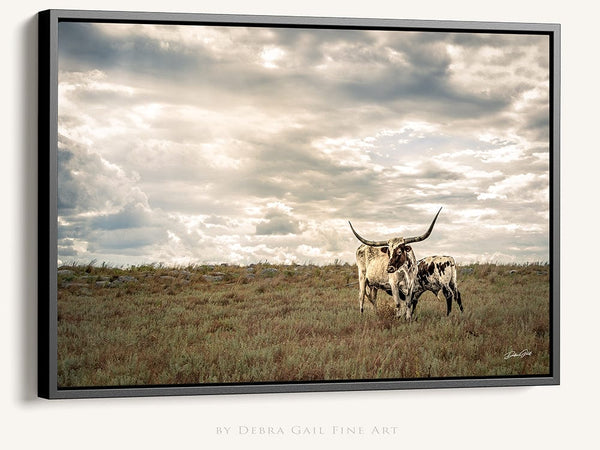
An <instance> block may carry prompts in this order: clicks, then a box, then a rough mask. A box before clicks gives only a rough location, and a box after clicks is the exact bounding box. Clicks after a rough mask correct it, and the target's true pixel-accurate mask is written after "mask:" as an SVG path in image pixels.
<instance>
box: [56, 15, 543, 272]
mask: <svg viewBox="0 0 600 450" xmlns="http://www.w3.org/2000/svg"><path fill="white" fill-rule="evenodd" d="M548 55H549V41H548V38H547V36H541V35H526V34H515V35H510V34H484V33H441V32H391V31H367V30H324V29H285V28H254V27H252V28H246V27H220V26H174V25H168V26H158V25H137V24H136V25H132V24H94V23H75V22H61V23H60V24H59V100H58V106H59V123H58V132H59V143H58V189H59V193H58V216H59V217H58V238H59V239H58V258H59V262H60V263H70V262H79V263H88V262H89V261H92V260H95V261H97V262H98V263H100V262H106V263H109V264H114V265H129V264H144V263H158V262H162V263H164V264H197V263H198V264H202V263H211V264H214V263H229V264H251V263H256V262H259V261H263V262H264V261H268V262H272V263H281V264H291V263H298V264H304V263H316V264H329V263H332V262H333V261H335V260H337V261H343V262H349V263H353V262H354V260H355V257H354V253H355V250H356V248H357V247H358V245H359V243H358V241H357V240H356V238H355V237H354V236H353V235H352V233H351V231H350V229H349V227H348V223H347V221H348V220H351V221H352V223H353V224H354V225H355V226H356V227H357V229H359V230H360V232H361V234H363V235H364V236H367V237H370V238H372V239H386V238H388V237H391V236H394V235H414V234H421V233H422V232H424V231H425V229H426V228H427V226H428V225H429V223H430V222H431V220H432V218H433V215H434V214H435V212H436V211H437V210H438V208H439V207H443V209H442V213H441V214H440V217H439V219H438V222H437V224H436V226H435V229H434V232H433V233H432V235H431V237H430V238H429V239H427V240H426V241H423V242H421V243H419V244H416V245H415V246H414V251H415V254H416V256H417V258H420V257H424V256H428V255H434V254H445V255H452V256H454V257H455V258H456V259H457V261H458V262H460V263H469V262H504V263H509V262H516V263H524V262H547V261H548V260H549V253H548V249H549V243H548V233H549V156H548V155H549V138H548V128H549V127H548V125H549V122H548V121H549V57H548Z"/></svg>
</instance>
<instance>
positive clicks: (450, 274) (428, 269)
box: [410, 256, 463, 315]
mask: <svg viewBox="0 0 600 450" xmlns="http://www.w3.org/2000/svg"><path fill="white" fill-rule="evenodd" d="M417 269H418V272H417V277H416V280H415V285H414V287H413V295H412V300H411V303H410V309H411V312H413V313H414V311H415V308H416V307H417V302H418V301H419V297H420V296H421V295H422V294H423V293H424V292H425V291H431V292H433V293H434V294H435V295H436V296H437V295H438V293H439V292H440V291H442V294H444V297H445V298H446V315H449V314H450V311H451V310H452V300H454V301H455V302H456V303H457V304H458V307H459V308H460V310H461V312H462V311H463V306H462V302H461V298H460V291H459V290H458V287H457V284H456V263H455V262H454V258H452V257H451V256H428V257H426V258H423V259H420V260H419V261H417Z"/></svg>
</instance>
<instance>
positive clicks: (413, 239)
mask: <svg viewBox="0 0 600 450" xmlns="http://www.w3.org/2000/svg"><path fill="white" fill-rule="evenodd" d="M441 210H442V208H440V209H439V210H438V212H437V214H436V215H435V217H434V218H433V222H431V225H429V230H427V232H426V233H425V234H422V235H421V236H416V237H409V238H405V239H404V243H405V244H410V243H412V242H421V241H424V240H425V239H427V238H428V237H429V235H430V234H431V230H433V226H434V225H435V221H436V220H437V218H438V216H439V215H440V211H441Z"/></svg>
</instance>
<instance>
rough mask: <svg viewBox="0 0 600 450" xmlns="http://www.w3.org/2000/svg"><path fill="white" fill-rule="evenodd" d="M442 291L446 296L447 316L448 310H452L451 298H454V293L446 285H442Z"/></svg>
mask: <svg viewBox="0 0 600 450" xmlns="http://www.w3.org/2000/svg"><path fill="white" fill-rule="evenodd" d="M442 293H443V294H444V297H446V315H447V316H449V315H450V311H452V299H453V298H454V294H453V293H452V290H451V289H449V288H448V287H447V286H444V287H442Z"/></svg>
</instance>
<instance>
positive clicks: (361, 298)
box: [358, 273, 367, 313]
mask: <svg viewBox="0 0 600 450" xmlns="http://www.w3.org/2000/svg"><path fill="white" fill-rule="evenodd" d="M366 290H367V279H366V278H365V276H364V275H363V274H360V273H359V274H358V306H359V308H360V312H361V313H362V312H363V310H364V304H365V294H366Z"/></svg>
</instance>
